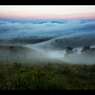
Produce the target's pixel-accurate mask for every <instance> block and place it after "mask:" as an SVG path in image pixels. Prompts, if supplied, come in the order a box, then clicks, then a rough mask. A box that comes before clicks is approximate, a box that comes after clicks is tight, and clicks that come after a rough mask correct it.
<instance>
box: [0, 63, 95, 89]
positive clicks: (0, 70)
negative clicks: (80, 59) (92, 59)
mask: <svg viewBox="0 0 95 95" xmlns="http://www.w3.org/2000/svg"><path fill="white" fill-rule="evenodd" d="M0 90H95V65H78V64H69V63H64V62H63V64H62V63H61V64H60V63H55V64H52V63H51V62H47V63H40V62H37V63H34V64H33V63H32V64H21V63H13V64H4V63H0Z"/></svg>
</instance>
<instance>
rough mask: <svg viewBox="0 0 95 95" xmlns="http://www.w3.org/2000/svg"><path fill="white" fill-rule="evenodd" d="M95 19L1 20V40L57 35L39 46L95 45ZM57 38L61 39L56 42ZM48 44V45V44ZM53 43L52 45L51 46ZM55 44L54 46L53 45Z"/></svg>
mask: <svg viewBox="0 0 95 95" xmlns="http://www.w3.org/2000/svg"><path fill="white" fill-rule="evenodd" d="M94 35H95V21H94V20H92V21H84V22H83V21H80V20H69V21H65V22H63V23H57V22H55V23H52V22H45V23H41V24H37V23H36V24H35V23H24V24H22V23H20V22H19V23H18V22H15V23H12V22H9V21H0V40H4V39H7V40H8V39H13V38H16V37H19V38H22V39H23V38H24V37H30V36H38V37H44V38H45V37H55V38H54V39H52V40H50V41H49V42H48V41H47V42H43V43H40V44H38V45H39V46H41V47H42V46H43V47H45V48H47V47H50V48H51V47H52V48H54V47H60V45H61V47H62V48H66V47H67V46H73V47H81V46H84V45H95V36H94ZM56 39H61V41H57V42H55V40H56ZM46 44H47V45H46ZM50 45H51V46H50ZM52 45H53V46H52Z"/></svg>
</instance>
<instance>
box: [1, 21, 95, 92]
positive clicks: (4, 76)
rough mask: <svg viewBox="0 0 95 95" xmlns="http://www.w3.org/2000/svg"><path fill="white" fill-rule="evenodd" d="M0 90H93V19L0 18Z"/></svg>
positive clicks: (94, 52) (94, 81) (94, 35)
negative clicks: (60, 20)
mask: <svg viewBox="0 0 95 95" xmlns="http://www.w3.org/2000/svg"><path fill="white" fill-rule="evenodd" d="M0 90H95V21H94V20H90V21H89V20H88V21H80V20H69V21H64V22H57V21H53V22H43V23H32V22H31V23H30V22H29V23H20V22H15V23H13V22H11V21H0Z"/></svg>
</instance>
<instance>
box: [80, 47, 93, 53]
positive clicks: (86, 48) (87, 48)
mask: <svg viewBox="0 0 95 95" xmlns="http://www.w3.org/2000/svg"><path fill="white" fill-rule="evenodd" d="M90 49H91V48H90V46H84V47H83V49H82V51H81V52H85V51H87V50H90Z"/></svg>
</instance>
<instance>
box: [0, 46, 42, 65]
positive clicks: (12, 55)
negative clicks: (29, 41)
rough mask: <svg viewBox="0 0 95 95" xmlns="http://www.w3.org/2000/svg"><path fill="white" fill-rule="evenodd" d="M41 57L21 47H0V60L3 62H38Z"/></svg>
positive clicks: (31, 50) (33, 51) (35, 52)
mask: <svg viewBox="0 0 95 95" xmlns="http://www.w3.org/2000/svg"><path fill="white" fill-rule="evenodd" d="M39 59H42V57H41V56H40V55H39V53H38V52H37V51H35V50H33V49H30V48H27V47H22V46H13V47H10V46H0V60H2V61H4V62H7V60H8V62H9V63H10V62H15V61H17V62H27V61H32V60H39Z"/></svg>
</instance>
